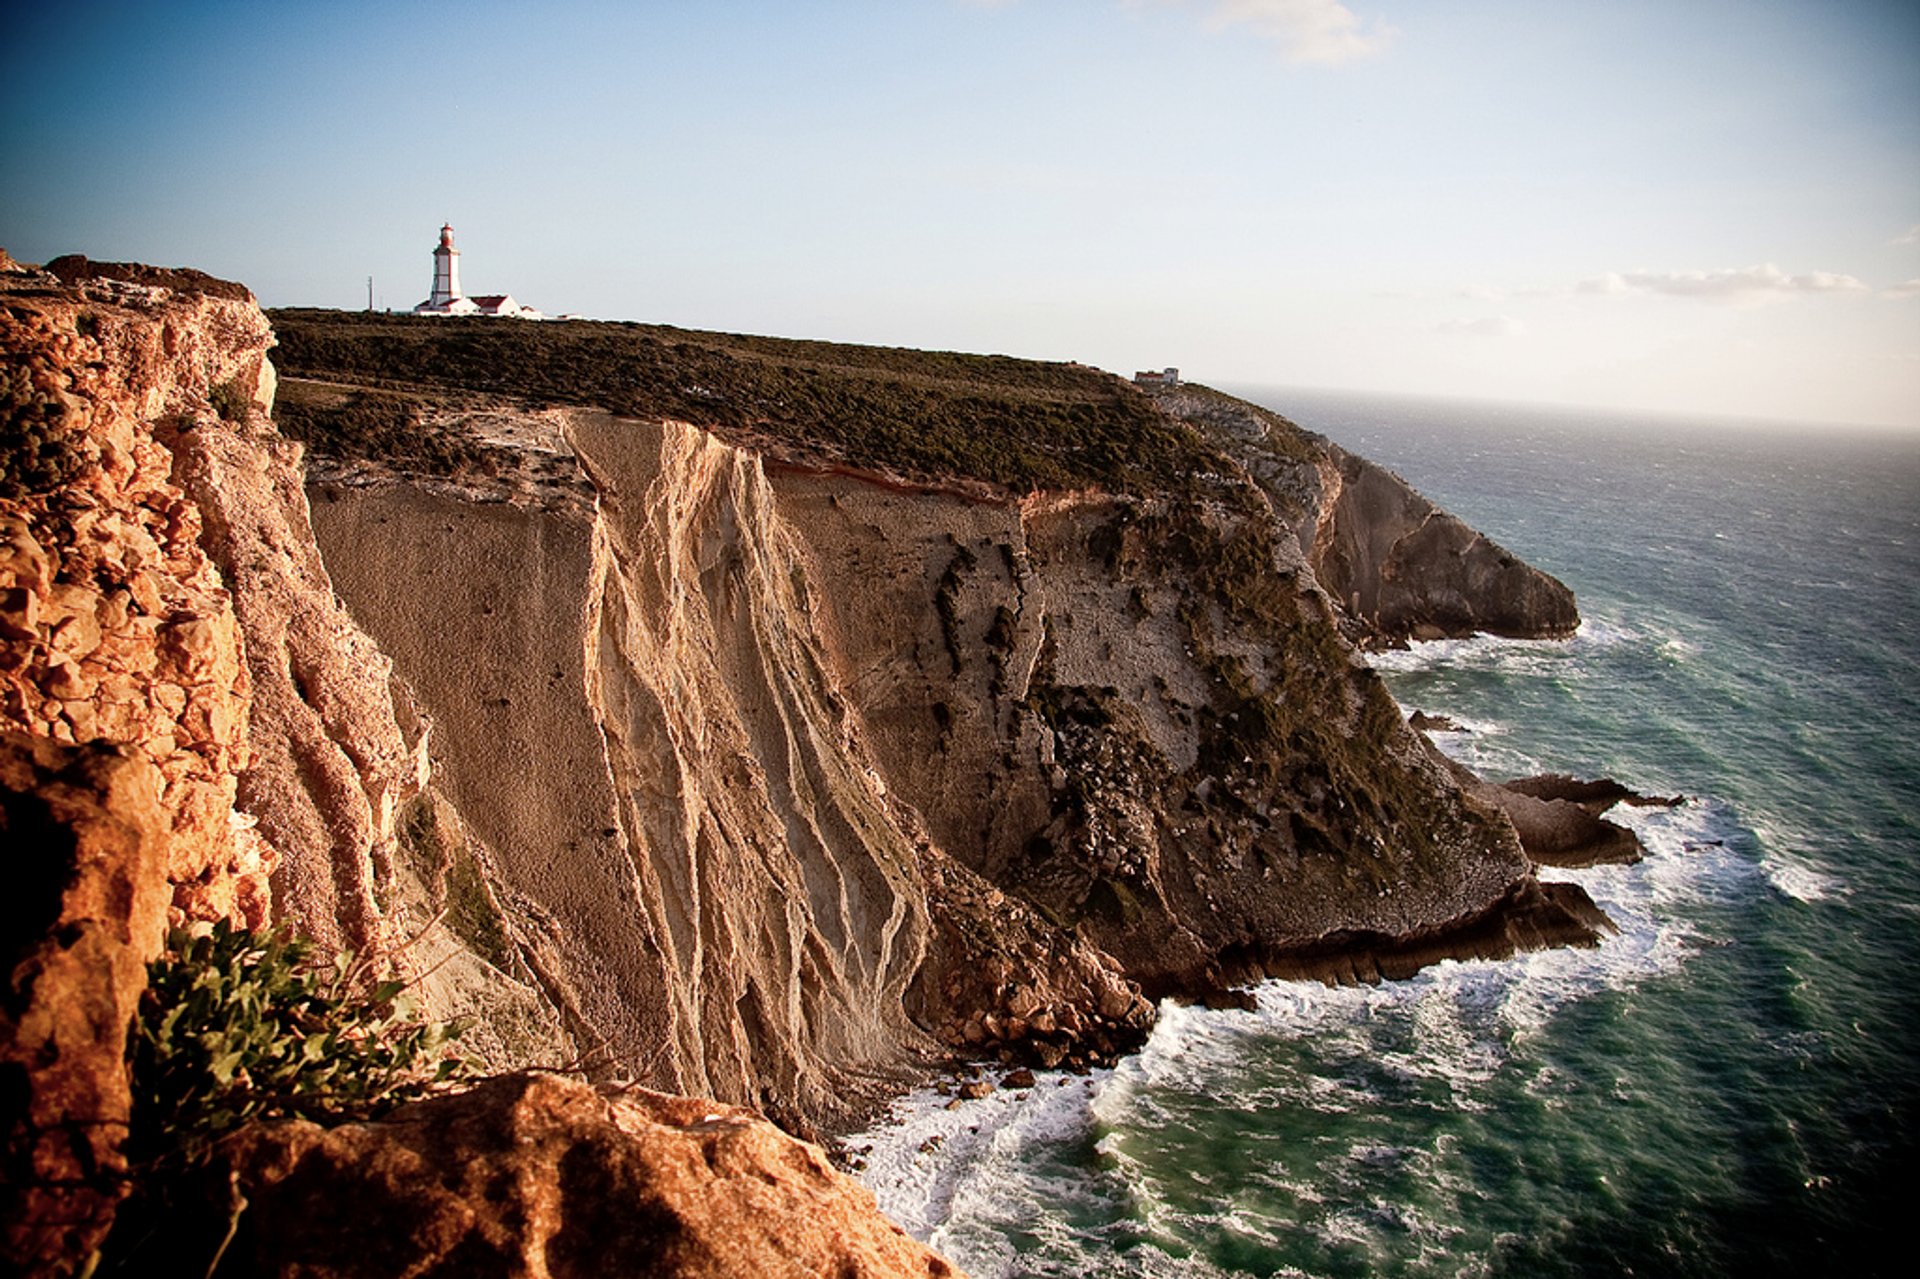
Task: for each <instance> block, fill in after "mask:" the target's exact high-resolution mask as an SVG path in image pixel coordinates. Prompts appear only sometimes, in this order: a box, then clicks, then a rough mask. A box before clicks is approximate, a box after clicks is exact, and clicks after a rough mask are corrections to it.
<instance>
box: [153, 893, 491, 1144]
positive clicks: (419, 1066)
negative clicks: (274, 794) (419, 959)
mask: <svg viewBox="0 0 1920 1279" xmlns="http://www.w3.org/2000/svg"><path fill="white" fill-rule="evenodd" d="M459 1032H460V1028H459V1027H449V1026H444V1025H438V1024H434V1023H430V1022H427V1021H424V1020H421V1019H420V1018H419V1017H418V1016H417V1015H416V1010H415V1003H414V1000H413V998H412V996H411V995H410V994H409V993H408V992H407V988H406V984H405V983H403V982H399V981H392V980H385V981H377V980H374V979H373V974H372V972H371V971H370V966H369V965H368V963H367V962H366V961H364V960H356V959H355V958H354V957H353V956H352V955H351V954H345V953H343V954H337V955H323V954H321V953H319V952H318V951H317V950H316V948H315V947H314V946H313V945H312V943H310V942H307V941H303V940H298V939H295V938H292V937H290V936H289V935H288V934H287V933H286V932H285V931H284V930H282V929H278V928H276V929H273V930H271V931H267V932H252V931H249V930H247V929H238V928H233V927H231V926H229V925H228V924H227V923H226V922H224V921H222V922H221V923H218V924H215V925H214V926H213V928H212V929H211V930H210V931H208V932H206V933H203V934H200V935H193V934H190V933H186V932H182V931H178V930H176V931H175V932H173V933H172V934H171V935H170V936H169V938H168V942H167V953H166V954H165V955H164V956H162V957H161V958H160V959H158V960H156V961H155V962H154V963H153V964H151V965H150V966H149V968H148V982H147V990H146V993H145V995H144V996H142V999H141V1004H140V1014H139V1017H138V1019H137V1021H136V1023H135V1027H134V1034H133V1038H132V1048H131V1053H132V1070H131V1074H132V1082H133V1120H132V1132H131V1134H130V1141H129V1154H130V1155H132V1156H133V1157H134V1158H135V1159H136V1160H139V1161H160V1160H165V1159H168V1158H170V1157H174V1156H183V1157H190V1156H191V1155H192V1154H193V1153H195V1152H196V1151H197V1150H198V1149H200V1148H202V1147H203V1146H204V1144H205V1143H207V1142H209V1141H211V1140H213V1139H214V1138H216V1137H218V1136H219V1135H221V1134H222V1133H225V1132H227V1131H229V1130H231V1129H233V1128H236V1127H238V1126H240V1125H241V1124H244V1123H247V1122H249V1121H252V1120H258V1119H279V1118H289V1117H299V1118H304V1119H311V1120H314V1121H316V1122H319V1123H341V1122H345V1121H347V1120H355V1119H366V1118H371V1117H373V1116H375V1115H377V1114H379V1113H380V1112H382V1111H384V1110H387V1109H389V1108H391V1107H393V1106H396V1105H398V1104H400V1103H401V1102H403V1101H409V1100H412V1099H414V1098H416V1097H419V1096H422V1095H424V1094H425V1093H427V1092H428V1091H429V1090H430V1089H432V1088H433V1087H434V1086H435V1085H436V1084H440V1083H444V1082H447V1081H449V1080H452V1079H454V1078H455V1077H457V1076H458V1075H460V1074H462V1073H463V1072H464V1071H465V1069H466V1063H465V1062H464V1061H463V1060H461V1059H460V1058H458V1057H456V1056H453V1055H451V1054H450V1053H449V1051H448V1049H449V1046H450V1044H451V1041H452V1040H453V1039H454V1038H456V1037H457V1036H458V1034H459Z"/></svg>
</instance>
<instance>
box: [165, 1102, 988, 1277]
mask: <svg viewBox="0 0 1920 1279" xmlns="http://www.w3.org/2000/svg"><path fill="white" fill-rule="evenodd" d="M229 1230H231V1232H232V1233H231V1238H230V1239H228V1237H227V1236H228V1232H229ZM223 1248H224V1251H222V1249H223ZM216 1256H218V1257H219V1258H220V1267H219V1273H221V1274H222V1275H233V1276H236V1277H239V1279H251V1277H255V1276H258V1277H260V1279H266V1277H268V1276H273V1277H276V1279H278V1277H283V1276H285V1277H290V1276H295V1275H300V1276H307V1277H309V1279H326V1277H328V1276H338V1277H339V1279H349V1277H350V1279H382V1277H383V1276H394V1277H395V1279H399V1277H400V1276H408V1275H421V1274H449V1275H452V1274H460V1275H482V1274H487V1275H492V1274H501V1275H506V1274H512V1275H542V1276H551V1277H552V1279H590V1277H598V1276H604V1275H660V1276H682V1277H684V1279H701V1277H704V1276H712V1277H713V1279H721V1277H722V1276H726V1277H728V1279H731V1277H733V1276H739V1275H836V1276H849V1277H852V1276H870V1277H873V1279H880V1277H882V1276H885V1277H890V1279H891V1277H897V1279H906V1277H909V1276H927V1277H929V1279H934V1277H938V1276H958V1275H959V1271H958V1270H956V1269H955V1268H954V1267H953V1266H951V1265H950V1264H948V1263H947V1262H946V1261H944V1260H942V1259H941V1258H940V1257H938V1256H936V1255H935V1254H934V1253H932V1252H930V1251H929V1250H928V1249H926V1248H925V1247H924V1246H922V1245H920V1244H918V1243H916V1242H914V1241H913V1240H912V1239H909V1238H908V1237H907V1235H906V1233H905V1232H904V1231H902V1230H901V1229H900V1228H899V1227H898V1226H895V1225H893V1224H892V1223H890V1222H888V1221H887V1220H886V1219H885V1218H884V1217H882V1216H880V1214H879V1213H878V1212H877V1211H876V1210H875V1208H874V1204H873V1195H872V1194H871V1193H870V1192H869V1191H867V1190H866V1189H864V1188H863V1187H861V1186H860V1185H859V1184H858V1183H856V1182H854V1181H853V1180H852V1179H851V1178H849V1177H847V1176H845V1175H843V1174H841V1173H839V1172H836V1171H835V1170H834V1169H833V1168H832V1167H831V1166H829V1164H828V1163H827V1160H826V1157H825V1155H824V1154H823V1153H822V1152H821V1151H820V1149H819V1148H818V1147H815V1146H811V1145H808V1144H806V1143H803V1142H800V1141H797V1140H795V1139H794V1138H792V1137H789V1136H787V1135H786V1134H785V1133H782V1132H781V1131H780V1130H779V1129H777V1128H775V1127H774V1126H773V1125H772V1124H770V1123H768V1122H767V1121H766V1120H765V1119H762V1118H761V1117H759V1116H758V1115H754V1114H751V1113H749V1112H747V1111H744V1110H740V1109H738V1108H736V1107H733V1106H725V1105H722V1104H720V1103H718V1102H714V1101H708V1100H705V1099H702V1098H697V1097H671V1096H667V1095H664V1094H661V1093H656V1092H650V1091H647V1090H645V1089H637V1088H630V1089H601V1090H596V1089H594V1088H591V1087H589V1086H588V1085H586V1084H582V1083H578V1082H574V1081H571V1080H567V1079H563V1078H559V1077H556V1076H553V1075H516V1076H508V1077H503V1078H499V1079H494V1080H491V1081H489V1082H487V1083H485V1084H483V1085H481V1086H480V1087H478V1088H475V1089H473V1090H472V1091H470V1092H467V1093H464V1094H461V1095H459V1096H454V1097H445V1098H436V1099H433V1100H429V1101H423V1102H416V1103H414V1104H413V1105H410V1106H407V1107H404V1108H402V1109H400V1110H398V1111H395V1112H394V1113H393V1114H392V1115H391V1116H389V1117H388V1118H386V1119H384V1120H382V1121H380V1122H377V1123H363V1124H346V1125H343V1126H340V1127H337V1128H321V1127H319V1126H317V1125H315V1124H312V1123H308V1122H306V1121H304V1120H294V1121H289V1122H285V1123H278V1124H264V1125H256V1126H254V1127H252V1128H249V1129H246V1130H244V1131H242V1132H240V1133H238V1134H236V1135H235V1136H234V1137H232V1138H230V1139H228V1140H226V1141H225V1142H223V1143H222V1144H221V1145H220V1146H219V1147H218V1148H217V1149H216V1151H215V1152H214V1155H213V1157H212V1159H211V1161H210V1165H209V1168H208V1170H207V1172H206V1173H205V1175H204V1176H203V1177H201V1178H199V1179H197V1180H196V1182H195V1183H194V1184H193V1186H192V1187H191V1188H188V1187H184V1186H183V1187H176V1189H175V1192H174V1195H173V1202H172V1205H171V1208H170V1210H169V1212H168V1213H167V1215H166V1218H165V1219H164V1220H163V1221H161V1222H159V1223H156V1233H155V1234H154V1236H153V1237H152V1238H150V1239H149V1240H147V1241H146V1243H145V1246H144V1248H143V1249H142V1251H141V1252H139V1253H137V1254H135V1256H134V1258H133V1260H134V1261H135V1262H136V1263H137V1262H138V1261H139V1260H140V1259H141V1258H142V1257H144V1258H148V1259H151V1260H155V1261H158V1260H164V1261H165V1262H166V1263H167V1264H168V1265H170V1266H181V1265H182V1264H183V1262H185V1261H186V1260H188V1259H191V1260H193V1261H197V1263H198V1264H197V1265H194V1266H193V1267H192V1272H193V1273H196V1274H197V1273H200V1271H201V1270H202V1269H207V1270H210V1269H211V1267H210V1266H209V1264H208V1263H209V1262H211V1261H212V1260H213V1259H214V1258H215V1257H216Z"/></svg>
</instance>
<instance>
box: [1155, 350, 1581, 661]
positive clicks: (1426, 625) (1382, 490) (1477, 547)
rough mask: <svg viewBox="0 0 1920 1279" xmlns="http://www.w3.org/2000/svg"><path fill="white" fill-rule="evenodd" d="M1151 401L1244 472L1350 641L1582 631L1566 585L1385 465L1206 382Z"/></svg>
mask: <svg viewBox="0 0 1920 1279" xmlns="http://www.w3.org/2000/svg"><path fill="white" fill-rule="evenodd" d="M1152 394H1153V396H1154V399H1155V400H1156V401H1157V402H1158V403H1159V404H1161V405H1162V406H1163V407H1165V408H1166V409H1167V410H1168V411H1169V412H1172V413H1174V414H1176V415H1178V416H1180V417H1181V418H1183V419H1184V420H1186V421H1188V422H1191V423H1193V424H1194V425H1195V426H1196V427H1198V428H1199V429H1201V430H1203V431H1205V432H1206V433H1207V434H1208V435H1209V436H1210V437H1211V438H1213V439H1215V440H1216V441H1218V442H1219V443H1220V444H1221V446H1222V447H1223V448H1224V449H1225V450H1226V451H1227V453H1228V454H1229V455H1230V456H1231V457H1233V458H1234V460H1235V461H1237V462H1238V463H1240V465H1242V466H1243V467H1244V468H1245V469H1246V471H1247V474H1248V476H1249V477H1250V478H1251V479H1252V480H1253V481H1254V483H1255V484H1256V485H1257V486H1258V487H1259V488H1260V490H1261V491H1262V492H1263V493H1264V494H1265V495H1266V497H1267V499H1268V501H1269V502H1270V503H1271V505H1272V507H1273V509H1274V511H1275V513H1276V514H1277V515H1278V516H1279V517H1280V518H1281V520H1282V521H1283V522H1285V523H1286V524H1287V525H1288V527H1289V528H1290V529H1291V531H1292V532H1293V534H1294V539H1295V541H1296V543H1297V545H1298V547H1299V550H1300V553H1301V555H1302V556H1303V557H1304V559H1305V561H1306V562H1307V564H1308V565H1309V566H1310V568H1311V569H1312V572H1313V575H1314V577H1315V578H1316V579H1317V580H1318V582H1319V583H1320V585H1321V586H1322V587H1323V588H1325V590H1326V591H1327V593H1328V595H1329V596H1330V597H1331V598H1332V600H1333V601H1334V603H1335V606H1336V607H1337V608H1338V609H1339V610H1340V613H1341V620H1342V623H1343V629H1345V630H1346V632H1347V633H1348V634H1349V635H1350V637H1352V638H1354V639H1355V640H1358V641H1362V642H1365V643H1369V644H1403V643H1405V642H1406V641H1407V640H1433V639H1443V638H1449V637H1456V638H1457V637H1462V636H1467V635H1473V634H1476V633H1480V632H1485V633H1487V634H1490V635H1503V636H1509V637H1512V638H1517V639H1564V638H1566V637H1567V636H1570V635H1572V634H1573V633H1574V631H1575V630H1576V629H1578V627H1579V625H1580V614H1579V610H1578V609H1577V608H1576V607H1575V604H1574V599H1573V592H1572V591H1570V590H1568V589H1567V588H1566V586H1565V585H1564V584H1563V583H1561V582H1560V581H1558V580H1557V579H1555V578H1553V577H1551V576H1549V575H1548V574H1546V573H1543V572H1541V571H1540V570H1538V569H1536V568H1534V567H1532V566H1531V565H1529V564H1526V563H1525V562H1523V561H1522V560H1521V559H1520V558H1519V557H1518V556H1516V555H1514V554H1512V553H1511V552H1509V551H1507V550H1506V549H1505V548H1503V547H1501V546H1500V545H1499V544H1498V543H1496V542H1494V541H1492V540H1491V539H1489V538H1487V537H1486V536H1485V535H1483V534H1481V533H1479V532H1476V531H1475V530H1474V529H1472V528H1469V527H1468V526H1467V525H1466V524H1464V523H1462V522H1461V521H1460V520H1458V519H1456V518H1455V517H1454V516H1452V515H1449V514H1448V513H1447V512H1445V511H1443V510H1441V509H1440V508H1438V507H1436V506H1435V505H1434V504H1433V503H1432V502H1429V501H1428V500H1427V499H1426V498H1424V497H1422V496H1421V495H1420V494H1419V493H1417V492H1416V491H1414V489H1413V487H1412V486H1411V485H1409V484H1408V483H1407V482H1406V481H1405V480H1403V479H1401V478H1400V477H1399V476H1397V475H1395V474H1394V473H1393V472H1391V471H1389V470H1387V469H1385V468H1384V467H1380V466H1376V465H1374V464H1373V463H1372V462H1369V461H1367V460H1366V459H1365V458H1363V457H1360V456H1358V455H1356V454H1353V453H1349V452H1348V451H1347V450H1345V449H1343V448H1341V447H1340V446H1339V445H1337V444H1334V443H1333V442H1332V441H1330V440H1327V439H1325V438H1323V437H1321V436H1318V435H1314V434H1312V433H1310V432H1307V431H1302V430H1301V429H1300V428H1299V427H1297V426H1295V425H1294V424H1293V423H1291V422H1289V421H1287V420H1286V419H1285V418H1283V417H1281V416H1280V415H1279V414H1277V413H1272V412H1269V411H1267V410H1265V409H1262V408H1259V407H1258V406H1256V405H1252V404H1248V403H1246V402H1245V401H1243V400H1237V399H1235V398H1233V397H1232V396H1227V395H1222V394H1220V393H1219V392H1217V391H1213V390H1210V389H1208V388H1206V387H1198V386H1185V387H1179V388H1165V389H1159V390H1155V391H1154V392H1153V393H1152Z"/></svg>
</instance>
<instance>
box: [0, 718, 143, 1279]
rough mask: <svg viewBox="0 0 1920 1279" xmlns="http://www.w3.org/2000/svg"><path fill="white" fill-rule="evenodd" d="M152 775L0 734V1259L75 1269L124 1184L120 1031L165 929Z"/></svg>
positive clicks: (118, 758)
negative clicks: (1, 873)
mask: <svg viewBox="0 0 1920 1279" xmlns="http://www.w3.org/2000/svg"><path fill="white" fill-rule="evenodd" d="M159 791H160V775H159V772H158V770H157V769H155V768H154V767H153V765H152V764H151V763H149V762H147V761H146V760H145V759H142V758H140V757H139V756H137V755H134V754H131V753H129V752H126V751H122V750H119V749H116V748H113V747H109V746H106V745H103V744H102V745H93V746H62V745H60V744H58V743H55V742H51V741H47V740H46V739H44V738H38V739H36V738H32V737H27V736H25V735H23V734H17V733H5V734H0V846H4V847H5V848H6V849H7V851H8V855H9V858H10V860H11V861H12V864H11V866H10V867H9V870H10V876H9V882H8V886H7V893H6V898H5V905H4V907H3V908H0V960H3V962H4V964H5V977H6V986H5V990H4V995H3V996H0V1124H4V1141H5V1146H4V1149H3V1150H0V1270H4V1271H6V1272H7V1273H10V1274H36V1275H66V1274H72V1273H74V1272H76V1271H77V1270H78V1269H79V1268H80V1266H81V1265H82V1264H83V1262H84V1259H85V1258H86V1257H87V1255H88V1254H89V1253H90V1252H92V1251H93V1249H94V1248H96V1247H98V1246H99V1244H100V1241H101V1240H102V1239H103V1238H105V1236H106V1232H107V1227H108V1225H109V1223H110V1222H111V1221H112V1218H113V1210H114V1206H115V1205H116V1204H117V1203H119V1201H120V1199H121V1198H122V1197H123V1196H124V1195H125V1194H126V1188H127V1187H126V1172H127V1161H126V1158H125V1156H124V1155H123V1153H122V1151H121V1143H122V1142H123V1141H124V1139H125V1137H126V1128H127V1115H128V1110H129V1106H130V1104H131V1094H130V1092H129V1090H128V1086H127V1075H126V1067H125V1064H124V1063H125V1060H126V1048H127V1026H128V1023H129V1022H130V1021H131V1020H132V1018H133V1010H134V1006H135V1004H136V1003H138V1001H139V998H140V992H141V990H143V989H144V988H145V986H146V981H147V971H146V965H147V962H148V961H149V960H151V959H152V958H154V957H155V956H156V955H158V954H159V952H160V942H161V935H162V934H163V933H164V931H165V928H166V909H167V881H166V845H167V833H168V829H169V826H170V825H171V823H170V821H169V819H168V814H167V813H166V811H165V810H164V809H163V808H161V806H160V804H159V802H158V799H159Z"/></svg>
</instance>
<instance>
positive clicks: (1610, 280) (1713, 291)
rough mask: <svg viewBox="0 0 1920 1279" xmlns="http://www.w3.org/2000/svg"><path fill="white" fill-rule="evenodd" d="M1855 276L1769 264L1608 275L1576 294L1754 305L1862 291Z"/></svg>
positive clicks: (1584, 284)
mask: <svg viewBox="0 0 1920 1279" xmlns="http://www.w3.org/2000/svg"><path fill="white" fill-rule="evenodd" d="M1866 291H1867V286H1866V285H1865V284H1863V283H1861V282H1860V281H1859V280H1857V279H1855V278H1854V277H1853V276H1851V275H1841V274H1839V273H1837V272H1834V271H1809V272H1807V273H1806V274H1804V275H1789V274H1787V273H1786V272H1785V271H1782V270H1781V269H1780V268H1779V267H1777V266H1775V265H1774V264H1773V263H1771V262H1766V263H1763V264H1761V265H1759V266H1747V267H1738V268H1734V269H1730V270H1723V271H1609V272H1607V273H1606V274H1605V275H1598V276H1594V277H1593V278H1591V279H1587V280H1582V281H1580V283H1579V284H1577V285H1575V286H1574V292H1576V293H1662V294H1666V295H1667V296H1669V297H1682V298H1704V299H1707V300H1709V301H1723V302H1754V301H1761V300H1764V299H1767V298H1771V297H1786V296H1788V295H1791V294H1795V293H1864V292H1866Z"/></svg>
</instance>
